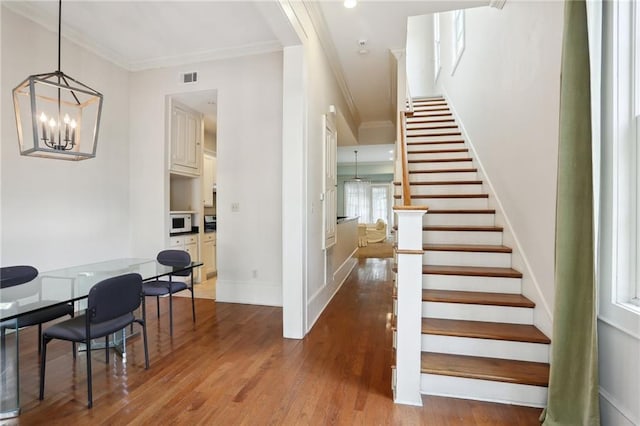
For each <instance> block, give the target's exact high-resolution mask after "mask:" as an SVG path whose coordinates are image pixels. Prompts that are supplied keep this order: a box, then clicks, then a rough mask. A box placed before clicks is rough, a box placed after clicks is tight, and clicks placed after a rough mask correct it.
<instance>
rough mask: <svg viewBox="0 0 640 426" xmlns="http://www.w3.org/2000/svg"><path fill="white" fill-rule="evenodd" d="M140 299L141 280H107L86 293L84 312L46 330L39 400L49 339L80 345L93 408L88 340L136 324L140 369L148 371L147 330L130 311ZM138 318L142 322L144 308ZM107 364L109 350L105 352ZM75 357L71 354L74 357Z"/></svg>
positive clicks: (128, 276) (135, 277)
mask: <svg viewBox="0 0 640 426" xmlns="http://www.w3.org/2000/svg"><path fill="white" fill-rule="evenodd" d="M141 299H142V277H141V276H140V274H126V275H120V276H117V277H113V278H107V279H106V280H103V281H100V282H99V283H97V284H95V285H94V286H93V287H92V288H91V290H89V296H88V299H87V310H86V311H85V313H84V314H83V315H80V316H77V317H75V318H72V319H70V320H66V321H63V322H61V323H58V324H55V325H53V326H51V327H49V328H47V329H46V330H45V331H44V333H43V334H42V360H41V362H40V400H42V399H43V398H44V378H45V367H46V360H47V344H48V343H49V342H50V341H51V340H53V339H60V340H67V341H71V342H77V343H84V344H85V345H86V349H87V353H86V357H87V395H88V396H87V399H88V403H87V406H88V407H89V408H91V407H92V406H93V393H92V385H91V339H97V338H100V337H105V338H108V336H109V335H110V334H112V333H115V332H117V331H119V330H122V329H124V328H125V327H126V326H128V325H130V324H133V323H134V322H137V323H138V324H140V325H141V326H142V335H143V339H144V366H145V367H144V368H145V369H147V368H149V351H148V348H147V328H146V326H145V322H144V320H143V319H139V318H136V317H135V315H134V311H135V310H136V309H138V307H140V301H141ZM142 315H143V318H144V306H143V311H142ZM106 353H107V356H106V358H107V359H106V361H107V363H108V362H109V348H108V346H107V348H106ZM74 356H75V353H74Z"/></svg>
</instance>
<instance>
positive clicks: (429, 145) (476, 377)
mask: <svg viewBox="0 0 640 426" xmlns="http://www.w3.org/2000/svg"><path fill="white" fill-rule="evenodd" d="M413 105H414V113H413V115H408V116H407V120H406V121H407V125H406V133H405V134H406V141H407V162H408V167H409V182H410V193H411V204H412V205H426V206H428V207H429V210H428V212H427V214H426V215H425V216H424V218H423V230H422V241H423V249H424V254H423V258H422V263H423V266H422V340H421V350H422V354H421V366H422V368H421V370H422V371H421V380H420V392H421V393H423V394H430V395H442V396H451V397H457V398H466V399H477V400H486V401H495V402H503V403H511V404H517V405H527V406H536V407H541V406H544V405H545V404H546V396H547V384H548V376H549V364H548V363H549V344H550V340H549V339H548V338H547V337H546V336H545V335H544V334H543V333H542V332H541V331H540V330H538V329H537V328H536V327H535V326H534V325H533V310H534V308H535V305H534V303H533V302H531V301H530V300H529V299H527V298H526V297H524V296H523V295H522V294H521V285H522V283H521V281H522V273H521V272H520V271H517V270H515V269H513V268H512V267H511V253H512V249H511V248H510V247H507V246H505V245H503V229H502V228H501V227H500V226H496V224H495V210H493V209H491V208H489V206H488V198H489V196H488V194H487V193H486V192H484V191H483V182H482V181H481V180H480V179H479V178H478V170H477V168H476V167H475V166H474V161H473V159H472V158H471V156H470V153H469V149H468V147H467V145H466V144H465V141H464V140H463V138H462V133H461V132H460V130H459V128H458V126H457V125H456V123H455V120H454V118H453V115H452V113H451V111H450V110H449V107H448V106H447V103H446V101H445V100H444V99H442V98H429V99H417V100H414V101H413ZM400 185H401V183H400V182H396V188H397V190H396V194H400V193H401V191H400V189H401V187H400ZM395 197H396V198H400V195H396V196H395ZM397 362H401V360H400V359H398V360H397Z"/></svg>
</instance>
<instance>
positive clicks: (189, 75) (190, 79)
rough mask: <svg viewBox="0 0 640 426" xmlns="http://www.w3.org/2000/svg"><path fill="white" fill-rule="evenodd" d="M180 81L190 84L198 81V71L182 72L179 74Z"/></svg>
mask: <svg viewBox="0 0 640 426" xmlns="http://www.w3.org/2000/svg"><path fill="white" fill-rule="evenodd" d="M180 82H181V83H184V84H191V83H197V82H198V73H197V72H196V71H193V72H184V73H181V74H180Z"/></svg>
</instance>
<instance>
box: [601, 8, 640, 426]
mask: <svg viewBox="0 0 640 426" xmlns="http://www.w3.org/2000/svg"><path fill="white" fill-rule="evenodd" d="M616 3H617V2H603V3H602V5H600V7H601V8H603V9H602V17H603V21H604V25H603V26H602V60H601V65H602V66H601V71H602V85H603V87H604V90H602V98H601V106H602V109H601V115H602V121H601V124H602V133H601V134H602V140H601V147H600V150H599V152H598V153H596V158H597V157H598V156H601V157H600V160H601V167H600V172H601V173H600V177H601V185H600V187H599V192H600V197H599V198H600V233H599V235H598V237H599V245H598V251H599V259H598V261H599V262H598V268H597V271H598V278H599V281H598V302H599V304H598V308H599V309H598V351H599V352H598V357H599V368H600V396H601V398H600V403H601V405H600V408H601V420H602V424H603V425H616V426H617V425H621V426H622V425H624V426H627V425H629V426H630V425H634V424H635V425H638V424H640V315H638V313H637V312H633V311H631V310H629V309H626V308H624V307H623V306H621V305H619V304H617V303H614V302H613V300H614V298H617V296H614V294H615V291H616V289H615V288H616V284H617V285H627V283H626V282H625V281H624V280H625V279H626V278H627V277H628V274H627V273H626V272H625V271H619V270H617V265H618V264H619V263H622V262H621V260H620V259H621V258H624V255H623V254H621V253H620V252H618V248H617V247H618V244H619V242H618V241H617V238H616V233H618V232H621V231H620V230H618V229H616V228H617V227H620V229H622V227H623V224H618V225H617V226H613V225H612V224H614V223H616V222H618V220H617V216H618V214H619V213H618V211H617V210H618V208H617V206H615V205H614V203H615V201H614V200H615V199H617V198H620V199H622V198H624V196H623V195H621V191H618V188H619V187H622V184H621V183H620V182H619V181H621V180H623V178H622V176H624V174H625V170H624V167H623V166H622V163H624V162H618V161H617V157H618V155H619V152H620V151H622V148H621V147H623V146H624V145H625V144H624V143H622V142H620V141H619V140H616V137H617V138H623V137H624V136H623V135H624V132H623V130H622V128H621V127H622V126H621V124H619V123H618V122H617V120H618V119H619V120H620V121H622V122H624V121H623V117H624V111H625V109H624V108H622V107H620V108H618V107H617V106H616V100H615V99H617V97H618V94H617V93H616V92H617V91H618V90H620V91H624V90H625V89H626V84H625V79H626V78H628V76H627V75H625V74H626V73H630V72H631V70H620V71H614V66H613V64H614V60H615V59H614V51H616V50H617V49H621V48H622V44H621V43H617V42H615V41H614V38H613V35H614V31H615V30H614V25H613V16H614V13H616V12H615V7H617V4H616ZM623 4H624V3H623V2H620V3H619V5H620V7H626V6H622V5H623ZM595 6H597V3H596V4H595ZM589 12H592V14H591V15H590V18H591V20H592V22H593V21H597V19H598V12H599V11H598V7H593V8H591V9H590V10H589ZM620 13H621V14H622V16H627V17H628V16H630V15H629V14H628V11H627V10H624V11H621V12H620ZM629 21H631V19H629ZM592 34H593V31H592ZM593 39H596V40H597V36H596V37H593ZM593 47H595V48H597V47H599V46H597V43H596V46H592V48H593ZM621 56H622V57H624V54H621ZM593 74H594V75H596V77H597V76H598V72H597V71H596V72H594V73H593ZM617 77H620V80H619V81H618V78H617ZM614 81H615V83H614ZM618 85H619V86H618ZM597 98H598V97H596V99H597ZM616 110H618V114H620V115H621V116H620V118H616V117H615V115H614V111H616ZM614 135H615V136H614ZM616 281H617V282H618V283H616Z"/></svg>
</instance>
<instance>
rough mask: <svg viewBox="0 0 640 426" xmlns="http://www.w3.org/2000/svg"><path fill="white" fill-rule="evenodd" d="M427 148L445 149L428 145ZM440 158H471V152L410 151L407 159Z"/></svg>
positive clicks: (433, 149)
mask: <svg viewBox="0 0 640 426" xmlns="http://www.w3.org/2000/svg"><path fill="white" fill-rule="evenodd" d="M460 148H462V149H464V147H460ZM460 148H454V149H460ZM426 150H430V151H435V150H440V151H444V150H445V149H444V148H441V147H427V148H426ZM438 158H469V153H468V152H466V151H454V152H420V153H414V152H409V153H408V155H407V160H409V162H411V161H412V160H436V159H438Z"/></svg>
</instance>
